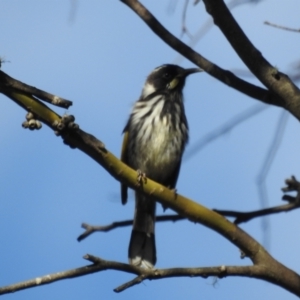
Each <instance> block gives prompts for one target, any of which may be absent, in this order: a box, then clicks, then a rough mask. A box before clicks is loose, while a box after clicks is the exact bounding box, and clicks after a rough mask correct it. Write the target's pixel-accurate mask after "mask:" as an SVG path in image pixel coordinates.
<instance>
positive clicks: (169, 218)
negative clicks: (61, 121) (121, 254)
mask: <svg viewBox="0 0 300 300" xmlns="http://www.w3.org/2000/svg"><path fill="white" fill-rule="evenodd" d="M185 219H186V218H185V217H183V216H180V215H165V216H156V218H155V222H168V221H172V222H176V221H181V220H185ZM132 224H133V220H132V219H131V220H125V221H118V222H113V223H111V224H109V225H104V226H97V225H89V224H87V223H82V224H81V227H82V228H84V229H85V232H84V233H83V234H81V235H80V236H79V237H78V238H77V241H78V242H81V241H82V240H84V239H85V238H87V237H88V236H89V235H91V234H92V233H94V232H99V231H100V232H107V231H110V230H113V229H116V228H119V227H126V226H132Z"/></svg>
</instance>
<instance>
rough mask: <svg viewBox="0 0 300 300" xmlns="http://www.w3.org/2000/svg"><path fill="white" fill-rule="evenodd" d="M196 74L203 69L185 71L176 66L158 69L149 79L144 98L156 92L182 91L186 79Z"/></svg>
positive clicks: (144, 89) (165, 66)
mask: <svg viewBox="0 0 300 300" xmlns="http://www.w3.org/2000/svg"><path fill="white" fill-rule="evenodd" d="M196 72H201V69H198V68H193V69H184V68H181V67H179V66H176V65H162V66H160V67H157V68H156V69H154V70H153V71H152V72H151V73H150V75H149V76H148V77H147V80H146V83H145V86H144V88H143V97H147V96H149V95H150V94H152V93H153V92H156V91H160V92H173V91H182V89H183V87H184V84H185V79H186V77H187V76H188V75H190V74H193V73H196Z"/></svg>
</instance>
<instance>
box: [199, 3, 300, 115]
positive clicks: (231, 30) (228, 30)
mask: <svg viewBox="0 0 300 300" xmlns="http://www.w3.org/2000/svg"><path fill="white" fill-rule="evenodd" d="M203 2H204V4H205V6H206V10H207V12H208V13H209V14H210V15H211V16H212V17H213V20H214V23H215V24H216V25H217V26H218V27H219V28H220V30H221V31H222V33H223V34H224V36H225V37H226V38H227V40H228V42H229V43H230V44H231V46H232V47H233V49H234V50H235V51H236V53H237V54H238V55H239V57H240V58H241V59H242V60H243V62H244V63H245V64H246V66H247V67H248V68H249V70H251V72H252V73H253V74H254V75H255V76H256V77H257V78H258V79H259V80H260V81H261V82H262V83H263V84H264V85H265V86H266V87H267V88H268V89H269V90H270V91H272V92H273V93H275V94H276V95H277V96H278V97H279V98H280V99H281V101H280V100H279V103H280V102H281V106H282V107H284V108H286V109H287V110H289V111H290V112H291V113H292V114H293V115H294V116H295V117H296V118H297V119H298V120H300V109H299V102H300V91H299V89H298V87H297V86H296V85H295V84H294V83H293V82H292V81H291V80H290V79H289V77H288V76H287V75H286V74H284V73H281V72H279V71H278V70H277V69H276V68H275V67H273V66H272V65H271V64H270V63H269V62H268V61H267V60H266V59H265V58H264V57H263V55H262V54H261V52H260V51H259V50H258V49H256V48H255V46H254V45H253V44H252V43H251V41H250V40H249V39H248V37H247V36H246V35H245V33H244V32H243V30H242V29H241V27H240V26H239V24H238V23H237V22H236V20H235V19H234V17H233V16H232V14H231V12H230V11H229V9H228V8H227V6H226V4H225V3H224V1H223V0H214V1H209V0H203Z"/></svg>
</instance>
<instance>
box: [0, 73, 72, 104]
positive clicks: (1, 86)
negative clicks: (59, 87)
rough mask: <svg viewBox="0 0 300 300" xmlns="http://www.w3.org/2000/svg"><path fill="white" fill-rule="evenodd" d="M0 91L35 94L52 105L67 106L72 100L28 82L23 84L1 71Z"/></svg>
mask: <svg viewBox="0 0 300 300" xmlns="http://www.w3.org/2000/svg"><path fill="white" fill-rule="evenodd" d="M0 92H2V93H9V94H11V93H13V92H22V93H26V94H28V95H32V96H35V97H37V98H39V99H41V100H43V101H46V102H48V103H51V104H52V105H56V106H59V107H64V108H68V107H70V106H71V105H72V101H69V100H66V99H63V98H61V97H58V96H55V95H52V94H49V93H47V92H45V91H42V90H40V89H37V88H35V87H33V86H30V85H28V84H25V83H23V82H21V81H19V80H16V79H14V78H12V77H10V76H8V75H7V74H5V73H4V72H2V71H0Z"/></svg>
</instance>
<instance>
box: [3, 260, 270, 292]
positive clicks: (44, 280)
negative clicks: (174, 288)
mask: <svg viewBox="0 0 300 300" xmlns="http://www.w3.org/2000/svg"><path fill="white" fill-rule="evenodd" d="M84 259H86V260H89V261H91V262H92V263H93V264H92V265H87V266H84V267H79V268H75V269H71V270H67V271H62V272H57V273H52V274H47V275H44V276H40V277H36V278H33V279H30V280H26V281H22V282H19V283H15V284H11V285H8V286H4V287H1V288H0V295H4V294H9V293H14V292H16V291H20V290H24V289H29V288H33V287H37V286H41V285H46V284H49V283H53V282H56V281H60V280H64V279H71V278H76V277H81V276H85V275H87V274H93V273H96V272H102V271H106V270H117V271H121V272H126V273H130V274H135V275H137V277H135V278H134V279H133V280H130V281H128V282H126V283H124V284H122V285H120V286H119V287H117V288H115V289H114V291H115V292H117V293H119V292H122V291H124V290H125V289H127V288H129V287H132V286H134V285H136V284H139V283H141V282H143V281H144V280H146V279H148V280H157V279H163V278H172V277H202V278H208V277H210V276H214V277H218V278H224V277H230V276H242V277H254V278H258V279H259V278H262V277H263V274H264V272H265V270H264V269H265V268H264V267H263V266H217V267H205V268H170V269H144V268H139V267H136V266H133V265H129V264H124V263H121V262H115V261H108V260H103V259H101V258H99V257H96V256H93V255H90V254H87V255H85V256H84Z"/></svg>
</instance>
